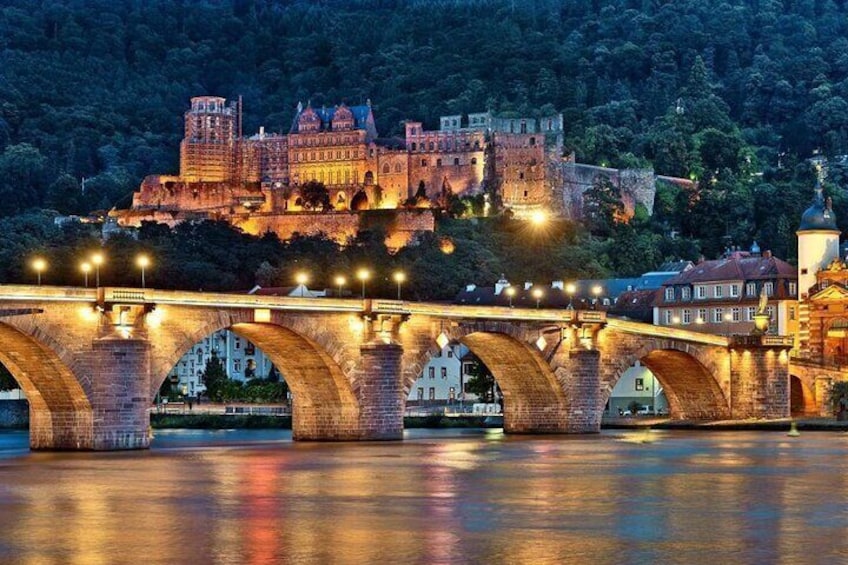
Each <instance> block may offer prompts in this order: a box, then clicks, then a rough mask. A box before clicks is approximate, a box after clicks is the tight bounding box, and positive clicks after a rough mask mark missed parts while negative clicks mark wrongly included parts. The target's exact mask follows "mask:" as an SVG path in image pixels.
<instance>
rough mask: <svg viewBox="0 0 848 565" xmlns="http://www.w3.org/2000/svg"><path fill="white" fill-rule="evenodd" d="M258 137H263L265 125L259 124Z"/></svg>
mask: <svg viewBox="0 0 848 565" xmlns="http://www.w3.org/2000/svg"><path fill="white" fill-rule="evenodd" d="M259 139H265V126H259Z"/></svg>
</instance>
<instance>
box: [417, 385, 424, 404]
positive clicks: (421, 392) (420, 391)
mask: <svg viewBox="0 0 848 565" xmlns="http://www.w3.org/2000/svg"><path fill="white" fill-rule="evenodd" d="M418 400H419V401H421V400H424V387H418Z"/></svg>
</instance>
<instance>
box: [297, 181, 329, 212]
mask: <svg viewBox="0 0 848 565" xmlns="http://www.w3.org/2000/svg"><path fill="white" fill-rule="evenodd" d="M300 197H301V199H302V200H303V207H304V208H306V209H307V210H321V211H324V210H329V209H330V208H331V205H330V191H328V190H327V187H325V186H324V183H322V182H318V181H314V180H311V181H309V182H307V183H306V184H304V185H303V186H302V187H301V189H300Z"/></svg>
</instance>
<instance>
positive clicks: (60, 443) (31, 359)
mask: <svg viewBox="0 0 848 565" xmlns="http://www.w3.org/2000/svg"><path fill="white" fill-rule="evenodd" d="M36 333H38V332H36ZM40 337H41V338H42V339H39V338H38V337H36V336H33V335H28V334H27V333H24V331H22V330H21V329H19V328H16V327H14V326H12V325H10V324H7V323H3V322H0V363H2V364H3V365H4V366H5V367H6V369H8V370H9V372H10V373H11V374H12V376H13V377H14V378H15V380H16V381H17V383H18V385H19V386H20V387H21V389H22V390H23V391H24V393H25V394H26V396H27V400H28V401H29V416H30V417H29V420H30V447H31V448H32V449H93V448H94V428H93V424H94V418H93V413H92V407H91V402H90V401H89V398H88V396H87V394H86V391H85V390H83V388H82V386H81V385H80V382H79V381H78V379H77V378H76V376H75V375H74V372H73V371H72V370H71V368H70V367H69V366H68V364H67V363H66V362H65V361H64V360H63V359H62V358H61V353H65V354H66V355H67V352H65V351H64V350H63V349H62V348H61V347H59V346H58V345H57V344H55V342H54V343H50V344H49V345H48V343H47V342H50V341H52V340H50V339H47V337H46V335H41V336H40ZM54 348H55V349H54Z"/></svg>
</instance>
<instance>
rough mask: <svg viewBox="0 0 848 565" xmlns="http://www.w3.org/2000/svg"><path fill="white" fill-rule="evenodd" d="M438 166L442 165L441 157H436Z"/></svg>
mask: <svg viewBox="0 0 848 565" xmlns="http://www.w3.org/2000/svg"><path fill="white" fill-rule="evenodd" d="M436 166H437V167H441V166H442V160H441V159H436Z"/></svg>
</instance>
